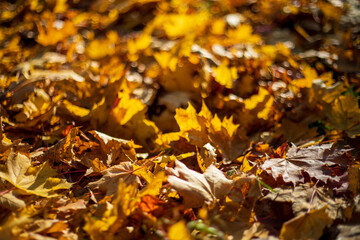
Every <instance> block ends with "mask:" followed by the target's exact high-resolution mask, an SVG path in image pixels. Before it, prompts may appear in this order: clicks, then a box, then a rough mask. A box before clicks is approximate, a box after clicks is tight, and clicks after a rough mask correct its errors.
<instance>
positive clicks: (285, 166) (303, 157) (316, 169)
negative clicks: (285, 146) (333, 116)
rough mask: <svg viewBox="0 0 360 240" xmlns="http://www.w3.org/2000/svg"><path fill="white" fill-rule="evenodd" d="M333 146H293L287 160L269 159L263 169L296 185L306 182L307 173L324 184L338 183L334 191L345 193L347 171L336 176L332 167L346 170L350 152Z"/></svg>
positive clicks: (349, 161)
mask: <svg viewBox="0 0 360 240" xmlns="http://www.w3.org/2000/svg"><path fill="white" fill-rule="evenodd" d="M332 145H333V144H323V145H314V146H309V147H306V148H298V147H296V146H295V145H293V146H292V147H291V148H290V149H289V150H288V152H287V153H286V158H272V159H267V160H266V161H265V162H264V164H263V165H262V166H261V169H263V170H265V171H266V172H267V173H269V174H271V175H272V176H273V177H274V178H275V179H276V178H278V177H280V176H281V177H282V178H283V180H284V181H285V182H291V183H293V184H294V185H297V184H298V183H303V182H304V180H305V179H304V176H303V172H306V173H307V174H309V176H310V177H313V178H316V179H319V180H321V181H322V182H324V183H327V184H331V182H334V183H338V185H339V186H334V189H335V190H337V191H345V190H346V189H347V186H348V181H347V180H346V179H347V171H345V172H343V173H342V174H338V175H335V174H333V171H332V170H331V168H330V167H331V166H332V165H339V166H340V167H342V168H345V169H346V168H347V166H348V164H350V163H351V160H349V159H348V158H347V157H346V156H345V153H346V152H348V151H349V150H347V149H335V148H332ZM328 181H330V182H328Z"/></svg>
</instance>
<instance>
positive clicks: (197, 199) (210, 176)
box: [166, 160, 232, 207]
mask: <svg viewBox="0 0 360 240" xmlns="http://www.w3.org/2000/svg"><path fill="white" fill-rule="evenodd" d="M175 165H176V166H175V168H173V169H172V168H166V170H167V172H168V182H169V183H170V184H171V186H172V187H173V188H175V189H176V191H178V192H179V194H180V196H182V197H183V198H184V204H185V205H186V206H187V207H200V206H201V205H203V204H204V203H206V204H212V203H214V201H215V200H216V199H221V198H223V197H224V196H225V195H227V194H229V193H230V190H231V187H232V181H231V180H229V179H227V178H226V177H225V176H224V174H223V173H222V172H221V171H220V170H218V169H217V168H216V167H215V166H214V165H210V166H209V167H208V168H207V169H206V170H205V172H204V173H203V174H200V173H198V172H196V171H194V170H191V169H189V168H187V167H186V165H185V164H183V163H182V162H180V161H178V160H175Z"/></svg>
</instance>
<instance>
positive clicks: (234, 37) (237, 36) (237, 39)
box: [227, 24, 261, 44]
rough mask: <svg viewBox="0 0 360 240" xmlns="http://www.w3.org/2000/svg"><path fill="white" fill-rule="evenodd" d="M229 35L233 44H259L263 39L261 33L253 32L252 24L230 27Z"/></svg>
mask: <svg viewBox="0 0 360 240" xmlns="http://www.w3.org/2000/svg"><path fill="white" fill-rule="evenodd" d="M227 36H228V37H229V41H230V42H231V43H233V44H238V43H244V44H246V43H248V44H257V43H260V41H261V37H260V36H259V35H257V34H253V29H252V27H251V25H250V24H240V25H238V26H237V27H236V29H229V31H228V32H227Z"/></svg>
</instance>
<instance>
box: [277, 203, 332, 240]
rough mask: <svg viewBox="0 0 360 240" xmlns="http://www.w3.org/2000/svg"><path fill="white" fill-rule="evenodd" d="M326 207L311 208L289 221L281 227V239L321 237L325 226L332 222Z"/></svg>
mask: <svg viewBox="0 0 360 240" xmlns="http://www.w3.org/2000/svg"><path fill="white" fill-rule="evenodd" d="M325 209H326V207H324V208H322V209H318V210H311V211H310V212H309V213H304V214H302V215H299V216H297V217H295V218H293V219H291V220H289V221H287V222H286V223H284V225H283V227H282V228H281V233H280V239H284V240H287V239H319V238H320V237H321V236H322V234H323V230H324V228H325V227H327V226H330V225H331V223H332V220H331V219H330V218H329V216H328V215H327V213H326V211H325Z"/></svg>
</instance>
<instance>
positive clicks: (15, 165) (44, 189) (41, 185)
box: [0, 152, 72, 198]
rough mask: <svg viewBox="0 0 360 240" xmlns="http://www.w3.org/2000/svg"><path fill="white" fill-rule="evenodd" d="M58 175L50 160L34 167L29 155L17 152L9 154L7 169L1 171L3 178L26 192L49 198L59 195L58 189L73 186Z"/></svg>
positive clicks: (0, 175)
mask: <svg viewBox="0 0 360 240" xmlns="http://www.w3.org/2000/svg"><path fill="white" fill-rule="evenodd" d="M57 175H58V173H57V171H56V170H54V169H52V168H51V167H50V165H49V162H44V163H43V164H41V165H39V166H37V167H32V166H31V160H30V159H29V158H28V157H27V156H25V155H23V154H21V153H15V152H11V153H10V154H9V158H8V161H7V162H6V170H4V171H1V172H0V177H1V178H2V179H4V180H7V181H8V182H10V183H11V184H12V185H14V187H16V188H18V189H20V190H22V191H24V192H25V193H27V194H35V195H38V196H42V197H48V198H50V197H55V196H59V194H58V193H56V190H60V189H69V188H70V187H71V186H72V184H71V183H68V182H67V181H66V180H65V179H61V178H58V177H56V176H57Z"/></svg>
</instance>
